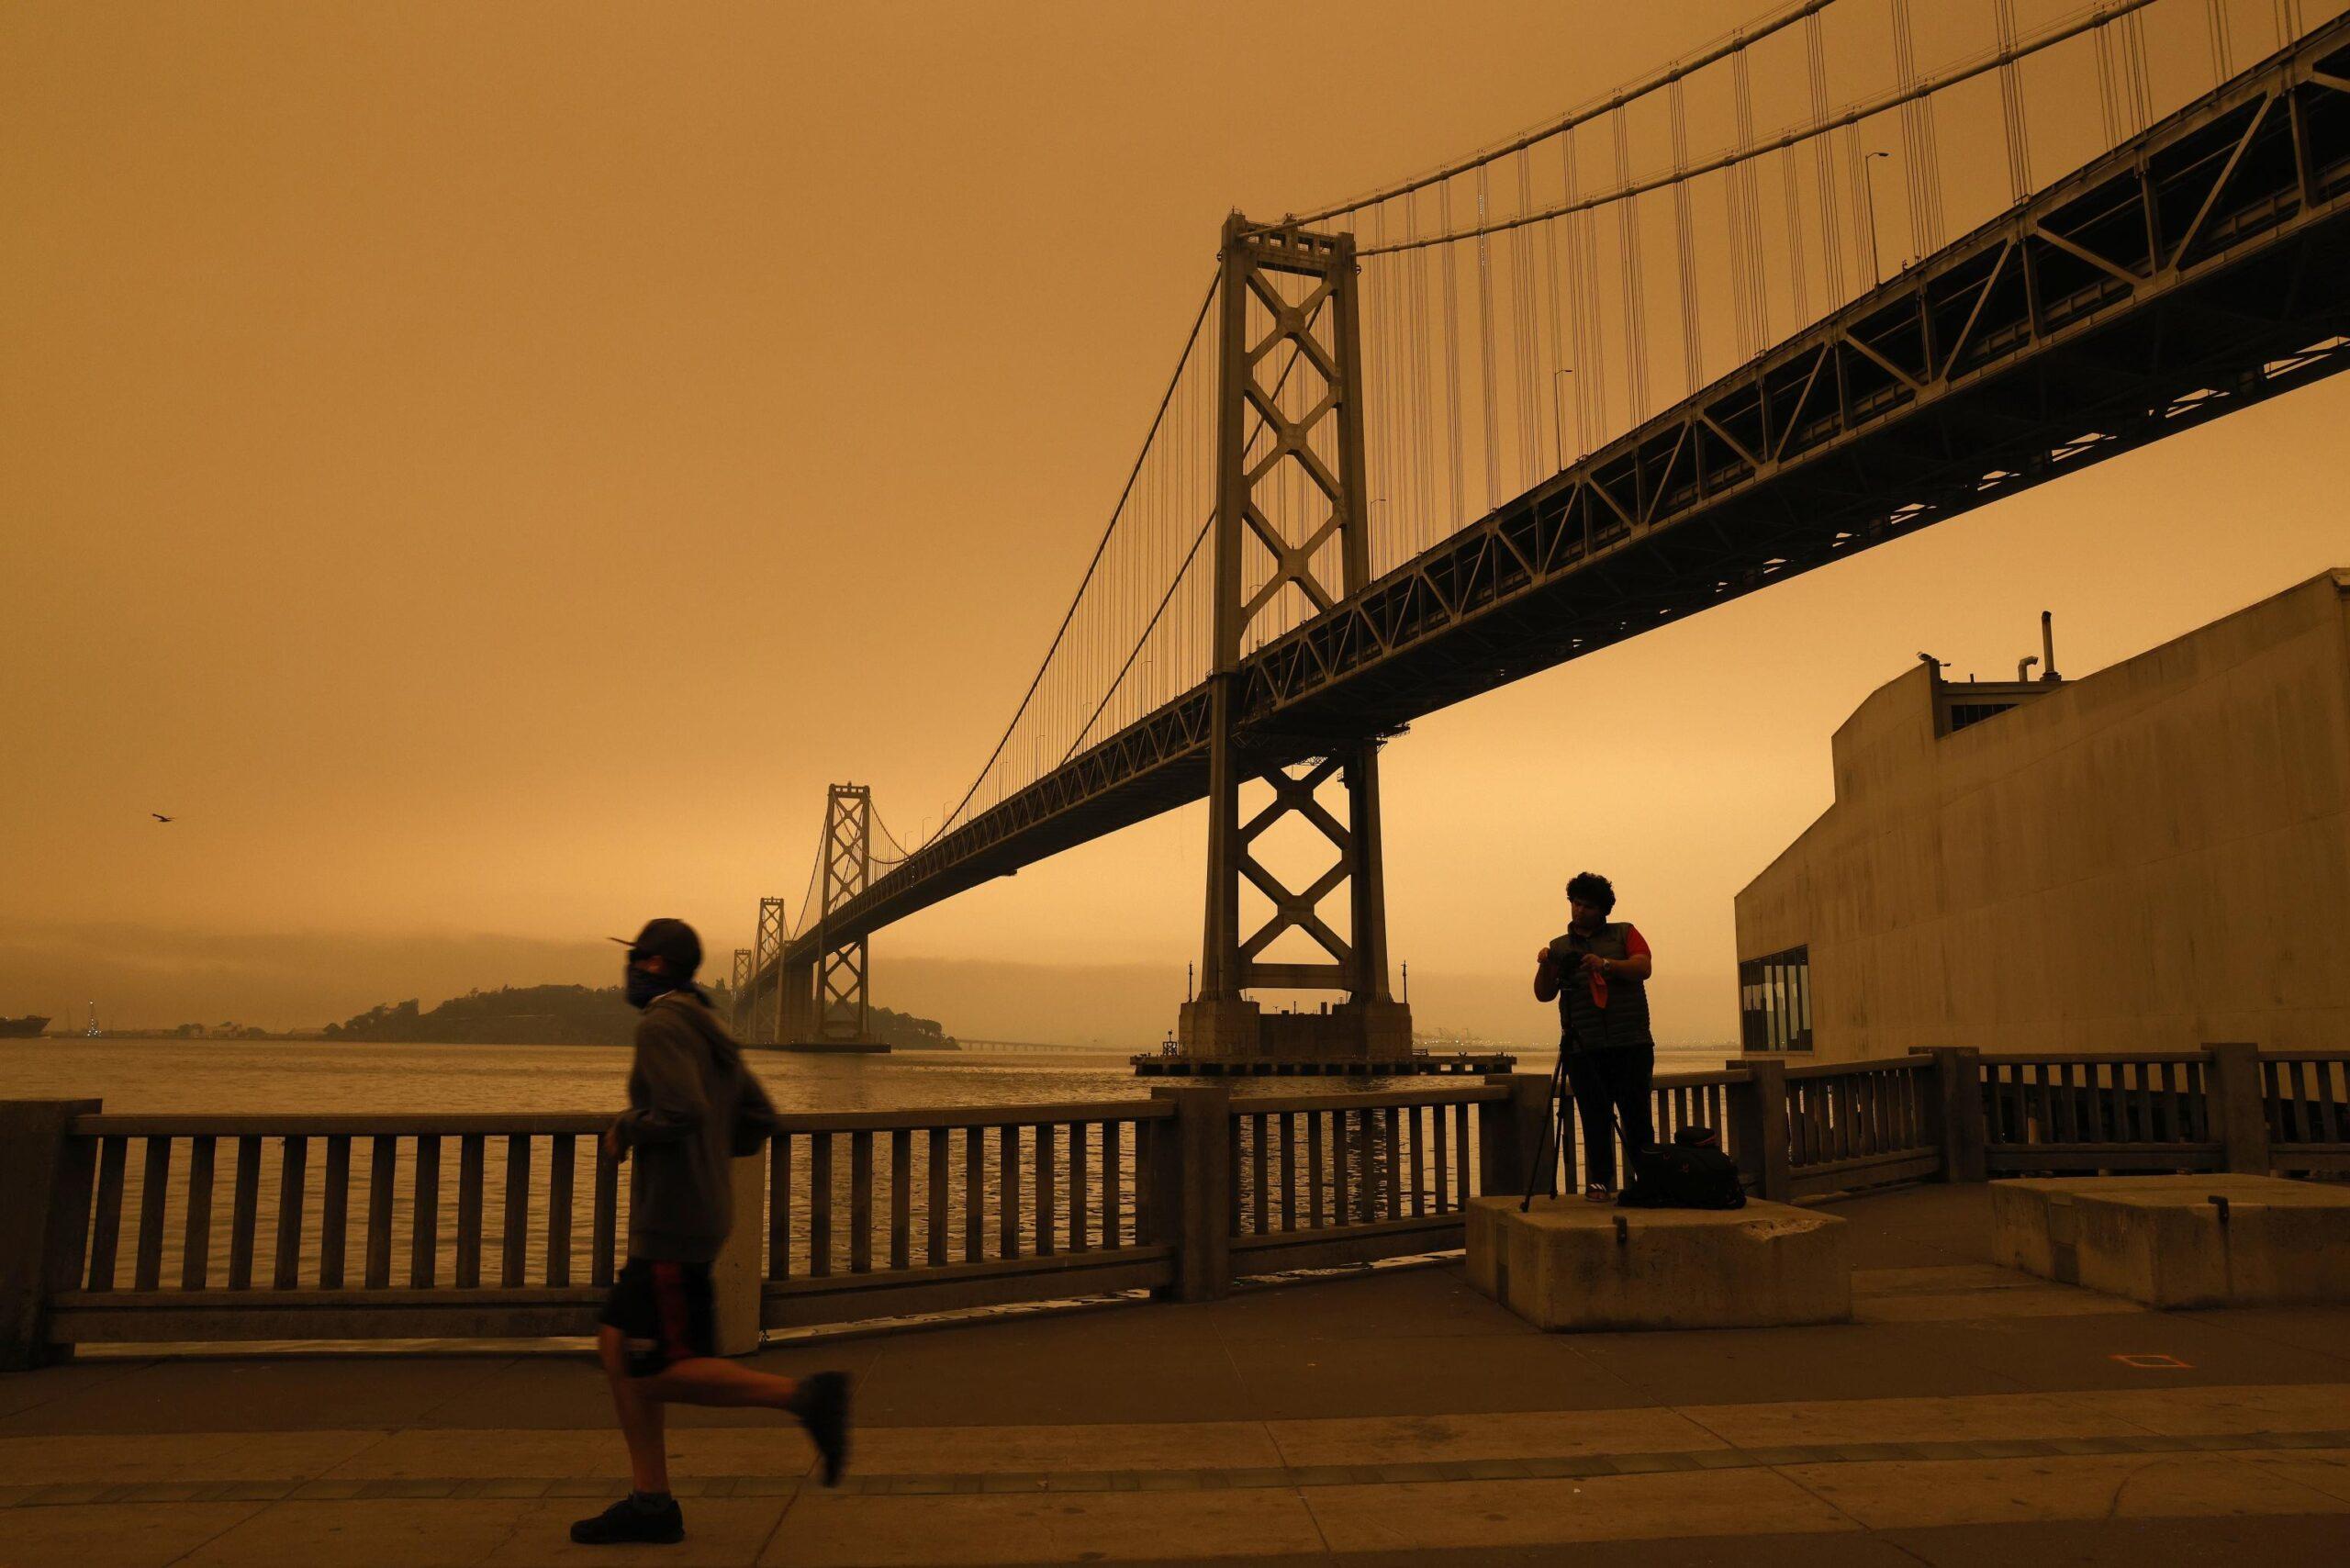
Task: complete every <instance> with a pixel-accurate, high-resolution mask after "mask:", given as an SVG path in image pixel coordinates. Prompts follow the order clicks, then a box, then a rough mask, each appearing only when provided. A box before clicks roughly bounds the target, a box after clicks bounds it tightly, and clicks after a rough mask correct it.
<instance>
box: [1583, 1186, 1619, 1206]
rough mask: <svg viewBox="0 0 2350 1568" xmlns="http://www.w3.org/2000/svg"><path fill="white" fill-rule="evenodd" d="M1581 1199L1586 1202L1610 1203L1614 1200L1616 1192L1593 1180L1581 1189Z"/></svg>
mask: <svg viewBox="0 0 2350 1568" xmlns="http://www.w3.org/2000/svg"><path fill="white" fill-rule="evenodd" d="M1615 1201H1616V1194H1615V1193H1611V1192H1609V1191H1608V1190H1607V1189H1606V1188H1605V1187H1603V1186H1601V1185H1599V1184H1598V1183H1597V1182H1594V1183H1592V1184H1591V1185H1590V1186H1588V1187H1585V1188H1584V1189H1583V1202H1584V1203H1586V1204H1612V1203H1614V1202H1615Z"/></svg>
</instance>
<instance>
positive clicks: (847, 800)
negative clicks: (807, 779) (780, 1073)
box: [794, 784, 873, 1047]
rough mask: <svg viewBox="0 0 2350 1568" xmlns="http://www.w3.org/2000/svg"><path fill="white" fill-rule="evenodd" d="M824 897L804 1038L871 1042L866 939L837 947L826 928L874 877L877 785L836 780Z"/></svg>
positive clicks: (827, 809) (827, 821)
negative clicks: (807, 1030) (810, 1008)
mask: <svg viewBox="0 0 2350 1568" xmlns="http://www.w3.org/2000/svg"><path fill="white" fill-rule="evenodd" d="M823 856H824V865H823V870H822V877H823V897H822V902H821V903H820V904H819V905H818V908H819V910H820V912H821V913H818V915H817V917H816V952H817V954H818V958H817V959H816V966H815V971H816V972H815V980H816V990H815V996H814V999H813V1000H814V1008H813V1016H812V1017H811V1019H810V1020H809V1022H810V1023H811V1024H812V1025H814V1027H813V1031H812V1033H811V1034H808V1035H803V1036H800V1041H795V1042H794V1043H800V1042H805V1043H808V1044H812V1045H817V1046H830V1047H851V1046H860V1045H864V1044H866V1043H867V1042H868V1040H869V1038H870V1036H868V1035H867V1022H868V1017H867V1014H868V1003H867V997H866V989H865V982H866V973H867V969H866V958H867V952H866V939H865V938H864V937H863V936H857V937H856V938H854V939H852V940H850V941H847V942H844V943H841V944H839V945H838V946H834V944H833V943H832V942H831V940H830V939H829V936H828V934H827V932H826V929H825V927H826V923H827V922H828V921H829V920H830V919H831V918H832V914H833V912H834V910H836V909H838V908H840V907H841V906H842V905H843V904H845V903H846V902H849V901H850V900H851V899H853V898H855V897H856V895H857V894H859V893H861V892H863V891H864V890H865V888H866V884H867V882H868V881H870V880H871V879H872V877H873V790H872V787H871V786H870V785H866V784H835V785H834V786H833V787H832V789H831V790H829V791H828V792H827V793H826V795H825V797H824V848H823Z"/></svg>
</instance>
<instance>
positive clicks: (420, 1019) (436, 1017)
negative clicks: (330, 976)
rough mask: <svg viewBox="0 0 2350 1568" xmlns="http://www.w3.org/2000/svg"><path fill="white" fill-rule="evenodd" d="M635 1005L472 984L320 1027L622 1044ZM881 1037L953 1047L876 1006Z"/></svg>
mask: <svg viewBox="0 0 2350 1568" xmlns="http://www.w3.org/2000/svg"><path fill="white" fill-rule="evenodd" d="M711 1001H712V1002H713V1003H714V1004H715V1005H716V1007H717V1009H718V1014H719V1016H720V1017H722V1018H723V1017H725V1016H726V1015H727V1014H728V1013H729V1012H730V1011H731V1008H732V1000H731V998H730V997H729V996H728V995H727V993H726V992H725V991H712V992H711ZM636 1018H637V1014H636V1010H635V1009H634V1008H632V1007H631V1006H630V1005H629V1004H628V1002H627V1001H626V1000H625V999H624V998H623V997H622V996H621V990H620V988H619V987H618V986H603V987H590V986H584V985H526V986H504V987H501V988H499V989H498V990H497V991H467V992H466V993H465V994H464V995H463V996H453V997H451V998H450V999H449V1000H448V1001H446V1002H442V1003H441V1005H440V1006H438V1007H434V1008H431V1009H429V1010H427V1009H422V1008H420V1007H419V1006H418V1004H417V1002H416V1000H415V999H414V998H410V999H409V1000H408V1001H406V1002H384V1003H382V1004H381V1005H379V1006H375V1007H371V1008H369V1009H368V1010H367V1011H366V1012H364V1013H362V1014H358V1015H357V1016H355V1017H352V1018H346V1019H345V1020H343V1021H342V1022H341V1023H340V1024H330V1025H327V1026H326V1028H325V1029H324V1030H323V1031H322V1033H323V1035H324V1036H325V1037H326V1038H327V1039H330V1040H354V1041H366V1040H386V1041H392V1040H397V1041H414V1042H421V1043H423V1044H426V1045H452V1046H625V1045H627V1044H629V1043H630V1042H631V1041H632V1040H633V1039H634V1038H635V1037H636ZM872 1020H873V1022H872V1027H873V1033H874V1035H875V1036H876V1037H878V1038H879V1039H883V1040H886V1041H888V1042H889V1043H890V1045H892V1046H895V1047H898V1048H899V1049H901V1050H953V1049H955V1048H956V1046H955V1041H954V1039H953V1037H952V1036H948V1035H947V1034H946V1031H945V1030H944V1029H942V1028H941V1027H940V1026H939V1024H938V1021H937V1020H936V1019H933V1018H915V1017H912V1016H910V1015H908V1014H903V1013H894V1012H891V1011H890V1009H889V1008H886V1007H877V1008H875V1009H873V1013H872Z"/></svg>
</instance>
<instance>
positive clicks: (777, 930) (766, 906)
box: [741, 899, 789, 1046]
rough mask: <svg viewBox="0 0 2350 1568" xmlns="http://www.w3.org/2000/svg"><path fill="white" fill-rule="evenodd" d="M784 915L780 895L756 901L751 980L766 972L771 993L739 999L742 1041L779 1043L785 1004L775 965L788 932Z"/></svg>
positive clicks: (777, 963) (764, 1044)
mask: <svg viewBox="0 0 2350 1568" xmlns="http://www.w3.org/2000/svg"><path fill="white" fill-rule="evenodd" d="M786 918H787V916H786V915H785V913H784V909H783V901H782V900H781V899H761V900H760V901H759V924H758V928H757V931H756V933H755V935H753V936H752V938H751V942H752V947H751V983H752V984H753V985H756V984H757V982H758V977H759V976H761V975H767V976H769V977H771V978H770V980H769V981H768V983H769V984H770V985H771V986H773V987H774V994H773V995H772V996H768V997H761V996H755V995H754V996H746V997H744V999H743V1002H742V1009H743V1022H742V1025H741V1028H742V1029H743V1030H744V1031H746V1032H745V1033H744V1036H743V1039H744V1044H746V1045H757V1046H774V1045H780V1044H782V1043H783V1032H782V1025H781V1020H782V1016H783V1009H784V1006H785V1000H784V998H785V987H784V984H783V981H784V978H785V977H784V976H783V974H782V972H781V970H780V969H778V965H780V964H781V962H782V960H783V945H784V940H785V938H786V936H787V935H789V934H788V933H787V932H786V931H785V930H784V922H785V920H786Z"/></svg>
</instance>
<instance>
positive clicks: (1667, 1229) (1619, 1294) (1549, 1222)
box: [1468, 1197, 1852, 1329]
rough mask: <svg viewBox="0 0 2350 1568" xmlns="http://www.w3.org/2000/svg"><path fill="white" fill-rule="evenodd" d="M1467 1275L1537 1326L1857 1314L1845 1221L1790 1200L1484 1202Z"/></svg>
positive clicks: (1719, 1324) (1769, 1321)
mask: <svg viewBox="0 0 2350 1568" xmlns="http://www.w3.org/2000/svg"><path fill="white" fill-rule="evenodd" d="M1468 1250H1469V1277H1470V1279H1471V1281H1472V1282H1474V1283H1475V1284H1476V1286H1477V1288H1478V1289H1479V1290H1482V1291H1483V1292H1484V1293H1485V1294H1487V1295H1490V1296H1492V1297H1493V1298H1494V1300H1496V1301H1498V1302H1500V1303H1501V1304H1502V1305H1505V1306H1506V1307H1508V1308H1509V1309H1510V1310H1511V1311H1512V1312H1515V1313H1516V1314H1517V1315H1518V1316H1520V1317H1523V1318H1525V1319H1526V1320H1527V1322H1529V1323H1531V1324H1533V1325H1534V1326H1535V1327H1538V1328H1551V1329H1557V1328H1762V1327H1784V1326H1786V1325H1790V1324H1800V1323H1842V1322H1846V1321H1848V1320H1850V1318H1851V1317H1852V1264H1851V1262H1850V1260H1849V1259H1848V1257H1847V1255H1846V1248H1845V1238H1844V1222H1843V1221H1842V1220H1841V1219H1838V1218H1836V1217H1835V1216H1834V1215H1824V1214H1818V1213H1816V1212H1814V1211H1812V1210H1809V1209H1798V1208H1790V1207H1788V1206H1787V1205H1786V1204H1770V1203H1750V1204H1747V1206H1746V1207H1744V1208H1742V1209H1618V1208H1614V1207H1608V1206H1604V1205H1601V1204H1588V1203H1584V1202H1583V1201H1582V1200H1581V1199H1577V1198H1537V1199H1536V1200H1535V1201H1534V1207H1533V1209H1532V1210H1531V1212H1529V1213H1527V1214H1523V1215H1521V1214H1519V1213H1518V1200H1517V1199H1516V1198H1514V1197H1493V1198H1478V1199H1476V1200H1475V1201H1473V1202H1472V1204H1470V1206H1469V1210H1468Z"/></svg>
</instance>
